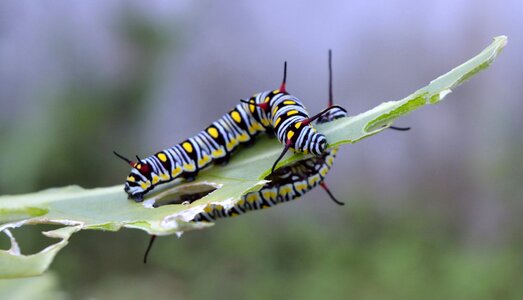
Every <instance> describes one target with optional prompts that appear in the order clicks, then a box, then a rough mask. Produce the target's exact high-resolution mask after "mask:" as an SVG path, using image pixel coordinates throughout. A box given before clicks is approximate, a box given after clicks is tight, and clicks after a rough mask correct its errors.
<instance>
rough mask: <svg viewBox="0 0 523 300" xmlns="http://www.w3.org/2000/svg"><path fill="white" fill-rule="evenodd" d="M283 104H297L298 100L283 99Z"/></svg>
mask: <svg viewBox="0 0 523 300" xmlns="http://www.w3.org/2000/svg"><path fill="white" fill-rule="evenodd" d="M283 104H285V105H292V104H296V102H294V101H292V100H285V101H283Z"/></svg>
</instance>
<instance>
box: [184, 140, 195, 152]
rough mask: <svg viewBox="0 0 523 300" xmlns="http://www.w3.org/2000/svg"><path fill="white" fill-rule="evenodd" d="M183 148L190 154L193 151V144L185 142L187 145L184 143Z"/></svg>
mask: <svg viewBox="0 0 523 300" xmlns="http://www.w3.org/2000/svg"><path fill="white" fill-rule="evenodd" d="M182 146H183V149H185V151H187V152H189V153H191V152H192V150H193V148H192V144H191V143H189V142H185V143H183V144H182Z"/></svg>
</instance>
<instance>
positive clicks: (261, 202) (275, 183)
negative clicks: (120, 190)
mask: <svg viewBox="0 0 523 300" xmlns="http://www.w3.org/2000/svg"><path fill="white" fill-rule="evenodd" d="M328 108H332V109H329V110H328V111H327V112H326V113H324V114H322V115H321V116H320V117H318V119H317V120H316V124H322V123H327V122H331V121H333V120H336V119H339V118H344V117H347V111H346V110H345V109H342V108H339V107H337V106H335V105H334V104H333V96H332V52H331V51H330V50H329V100H328ZM337 152H338V147H334V148H332V149H329V150H326V151H324V152H323V153H322V154H320V155H318V156H313V157H311V158H308V159H305V160H300V161H297V162H295V163H293V164H291V165H288V166H285V167H282V168H279V169H277V170H276V171H274V172H272V173H271V174H269V175H268V176H267V177H266V178H265V179H266V180H269V182H268V183H266V184H265V185H264V186H263V187H262V188H261V189H260V190H258V191H255V192H250V193H247V194H245V195H244V196H242V198H241V199H240V200H239V201H238V202H237V203H236V205H234V206H232V207H229V208H225V207H224V206H222V205H219V204H214V205H209V206H207V207H206V208H205V209H204V211H203V212H200V213H199V214H197V215H196V216H195V217H194V218H193V220H192V221H193V222H201V221H207V222H211V221H215V220H216V219H219V218H226V217H234V216H237V215H240V214H243V213H245V212H248V211H252V210H259V209H264V208H268V207H272V206H274V205H277V204H279V203H283V202H288V201H291V200H294V199H297V198H299V197H301V196H303V195H304V194H305V193H307V192H309V191H310V190H312V189H313V188H315V187H316V186H318V185H319V186H321V187H322V188H323V189H324V190H325V191H326V192H327V194H328V195H329V197H330V198H331V199H332V200H333V201H334V202H335V203H337V204H339V205H344V203H343V202H340V201H338V200H337V199H336V198H335V197H334V195H333V194H332V193H331V191H330V190H329V188H328V187H327V184H326V183H325V182H324V180H325V176H326V175H327V173H328V172H329V171H330V169H331V167H332V164H333V163H334V159H335V158H336V153H337Z"/></svg>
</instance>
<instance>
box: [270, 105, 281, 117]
mask: <svg viewBox="0 0 523 300" xmlns="http://www.w3.org/2000/svg"><path fill="white" fill-rule="evenodd" d="M278 109H280V108H279V107H278V106H275V107H274V108H273V109H272V115H273V116H274V115H275V114H276V112H278Z"/></svg>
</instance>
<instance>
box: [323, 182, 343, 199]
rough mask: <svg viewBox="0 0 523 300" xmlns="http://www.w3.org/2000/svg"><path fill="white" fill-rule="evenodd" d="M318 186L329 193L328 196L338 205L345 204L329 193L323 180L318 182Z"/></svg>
mask: <svg viewBox="0 0 523 300" xmlns="http://www.w3.org/2000/svg"><path fill="white" fill-rule="evenodd" d="M320 186H321V187H322V188H323V189H324V190H325V192H327V194H329V197H330V198H331V199H332V201H334V203H336V204H338V205H345V203H343V202H341V201H338V199H336V197H334V195H333V194H332V193H331V191H330V190H329V188H328V187H327V184H326V183H325V182H324V181H322V182H321V183H320Z"/></svg>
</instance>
